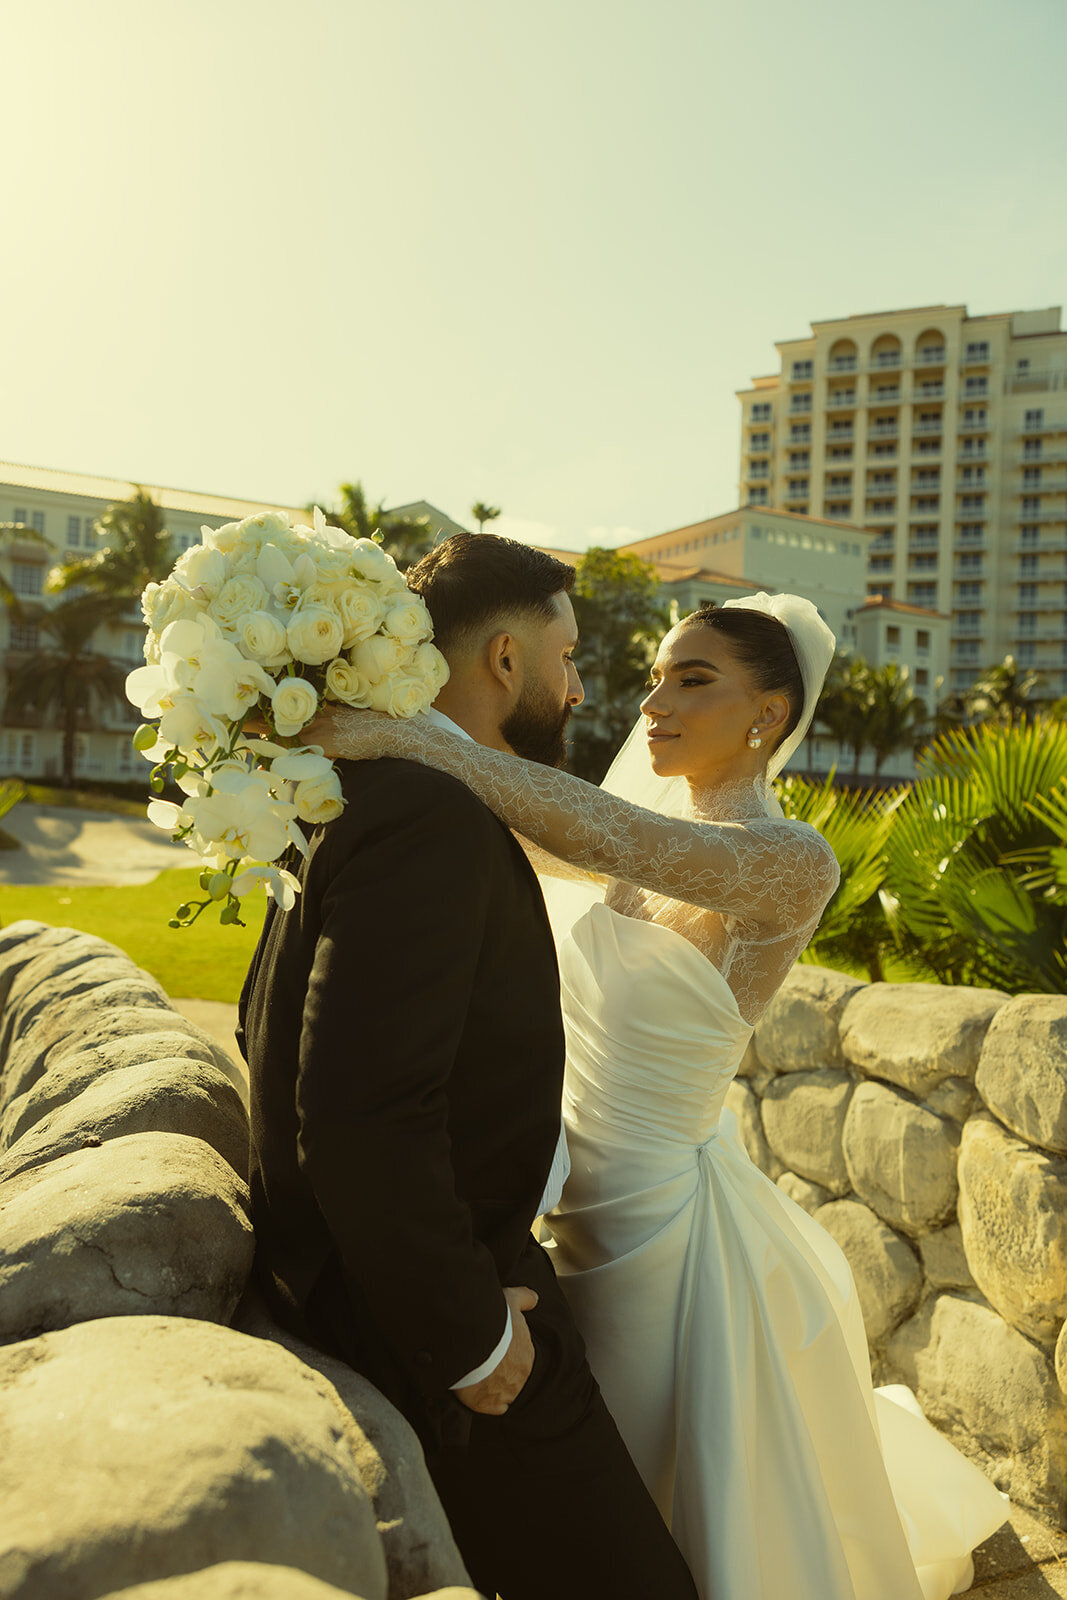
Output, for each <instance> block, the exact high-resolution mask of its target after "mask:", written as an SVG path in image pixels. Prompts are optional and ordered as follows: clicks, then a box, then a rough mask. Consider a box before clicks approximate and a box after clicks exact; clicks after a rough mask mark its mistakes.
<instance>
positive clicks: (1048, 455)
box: [1016, 449, 1067, 467]
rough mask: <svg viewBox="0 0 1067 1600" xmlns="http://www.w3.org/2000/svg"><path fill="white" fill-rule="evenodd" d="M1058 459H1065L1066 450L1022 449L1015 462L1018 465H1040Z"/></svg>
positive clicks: (1066, 458) (1045, 464)
mask: <svg viewBox="0 0 1067 1600" xmlns="http://www.w3.org/2000/svg"><path fill="white" fill-rule="evenodd" d="M1058 461H1067V450H1063V449H1059V450H1035V451H1034V452H1033V453H1032V454H1031V452H1030V451H1029V450H1024V451H1023V453H1022V455H1021V456H1020V458H1019V460H1018V462H1017V463H1016V464H1017V465H1018V466H1020V467H1042V466H1047V465H1049V464H1050V463H1055V462H1058Z"/></svg>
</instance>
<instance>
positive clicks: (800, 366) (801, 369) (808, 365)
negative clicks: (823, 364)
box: [793, 361, 815, 379]
mask: <svg viewBox="0 0 1067 1600" xmlns="http://www.w3.org/2000/svg"><path fill="white" fill-rule="evenodd" d="M814 370H815V363H814V362H813V361H794V362H793V377H794V378H798V379H799V378H810V377H811V375H812V373H813V372H814Z"/></svg>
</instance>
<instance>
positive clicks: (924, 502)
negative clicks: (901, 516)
mask: <svg viewBox="0 0 1067 1600" xmlns="http://www.w3.org/2000/svg"><path fill="white" fill-rule="evenodd" d="M940 504H941V498H940V496H939V495H936V494H925V495H924V494H921V495H918V496H917V498H916V500H915V510H916V511H936V510H937V509H938V507H939V506H940Z"/></svg>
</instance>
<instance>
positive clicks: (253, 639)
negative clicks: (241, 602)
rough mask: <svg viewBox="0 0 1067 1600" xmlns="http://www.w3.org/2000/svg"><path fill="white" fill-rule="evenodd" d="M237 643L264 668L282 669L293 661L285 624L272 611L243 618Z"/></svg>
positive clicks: (255, 613) (253, 613) (251, 614)
mask: <svg viewBox="0 0 1067 1600" xmlns="http://www.w3.org/2000/svg"><path fill="white" fill-rule="evenodd" d="M257 581H258V580H257ZM237 643H238V645H239V646H240V648H241V649H242V650H243V651H244V653H245V655H246V656H251V658H252V660H253V661H258V662H259V664H260V666H262V667H269V668H274V667H281V666H284V665H285V664H286V663H287V662H288V661H289V660H290V659H291V657H290V653H289V643H288V639H287V637H286V632H285V624H284V622H279V621H278V618H277V617H276V616H274V615H273V613H272V612H270V611H253V612H251V613H250V614H249V615H248V616H246V617H243V618H242V619H241V627H240V631H239V633H238V635H237Z"/></svg>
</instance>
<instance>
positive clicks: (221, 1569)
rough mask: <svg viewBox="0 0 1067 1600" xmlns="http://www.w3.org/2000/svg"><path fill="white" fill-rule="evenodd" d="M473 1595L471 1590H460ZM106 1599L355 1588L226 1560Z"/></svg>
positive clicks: (258, 1596)
mask: <svg viewBox="0 0 1067 1600" xmlns="http://www.w3.org/2000/svg"><path fill="white" fill-rule="evenodd" d="M459 1592H460V1593H462V1594H470V1593H471V1592H472V1591H471V1590H469V1589H468V1590H460V1591H459ZM105 1600H353V1595H352V1590H351V1589H338V1588H335V1587H334V1585H333V1584H332V1583H323V1581H322V1579H321V1578H312V1577H310V1576H309V1575H308V1573H306V1572H297V1570H296V1568H295V1567H275V1566H269V1567H268V1566H267V1565H266V1564H265V1563H264V1562H262V1561H223V1562H221V1563H220V1564H219V1565H218V1566H216V1567H202V1568H201V1569H200V1571H199V1572H181V1573H178V1575H177V1576H176V1577H173V1578H160V1579H159V1580H158V1581H155V1582H149V1583H138V1584H135V1585H134V1587H133V1588H132V1589H123V1590H122V1592H121V1594H119V1592H117V1591H112V1593H111V1594H110V1595H108V1596H106V1597H105Z"/></svg>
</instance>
